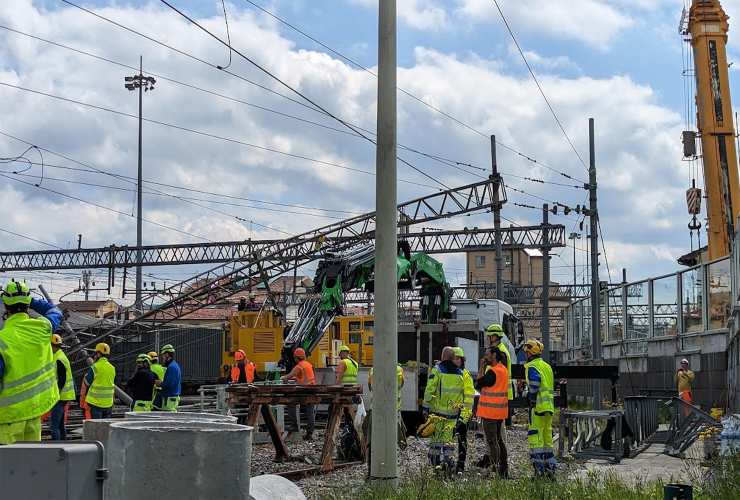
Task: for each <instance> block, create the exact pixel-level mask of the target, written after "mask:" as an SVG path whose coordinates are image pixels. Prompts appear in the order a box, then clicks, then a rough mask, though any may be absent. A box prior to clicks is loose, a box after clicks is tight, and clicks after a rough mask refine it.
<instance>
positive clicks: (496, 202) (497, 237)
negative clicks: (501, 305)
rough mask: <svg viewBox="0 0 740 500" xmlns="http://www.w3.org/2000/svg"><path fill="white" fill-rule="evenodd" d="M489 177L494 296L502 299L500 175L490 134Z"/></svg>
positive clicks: (502, 265)
mask: <svg viewBox="0 0 740 500" xmlns="http://www.w3.org/2000/svg"><path fill="white" fill-rule="evenodd" d="M491 170H492V174H491V178H492V179H493V229H494V241H495V245H496V298H497V299H498V300H504V261H503V257H502V255H501V175H500V174H499V173H498V163H497V162H496V136H495V135H492V136H491Z"/></svg>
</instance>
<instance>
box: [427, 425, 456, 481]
mask: <svg viewBox="0 0 740 500" xmlns="http://www.w3.org/2000/svg"><path fill="white" fill-rule="evenodd" d="M456 425H457V419H456V418H445V419H443V420H439V421H438V422H437V424H436V425H435V427H434V433H433V434H432V437H431V438H430V440H429V451H428V452H427V457H428V458H429V463H430V464H432V465H433V466H435V467H438V466H440V467H442V468H443V469H446V470H447V471H453V470H454V468H455V426H456Z"/></svg>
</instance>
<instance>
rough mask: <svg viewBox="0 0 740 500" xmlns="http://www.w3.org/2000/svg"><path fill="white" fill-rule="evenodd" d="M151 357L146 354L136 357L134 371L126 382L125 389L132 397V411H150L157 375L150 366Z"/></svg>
mask: <svg viewBox="0 0 740 500" xmlns="http://www.w3.org/2000/svg"><path fill="white" fill-rule="evenodd" d="M150 363H151V359H150V358H149V355H147V354H139V355H138V356H137V357H136V373H134V376H133V377H131V379H130V380H129V381H128V382H127V383H126V389H127V391H128V393H129V394H130V395H131V397H132V398H133V402H132V403H131V409H132V410H133V411H152V400H153V398H154V387H155V382H156V381H157V380H158V377H157V375H156V374H155V373H154V372H152V370H151V368H150Z"/></svg>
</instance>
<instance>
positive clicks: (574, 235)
mask: <svg viewBox="0 0 740 500" xmlns="http://www.w3.org/2000/svg"><path fill="white" fill-rule="evenodd" d="M568 239H569V240H573V289H572V290H573V294H572V297H571V298H572V299H575V297H576V285H577V283H576V240H580V239H581V234H580V233H570V236H568Z"/></svg>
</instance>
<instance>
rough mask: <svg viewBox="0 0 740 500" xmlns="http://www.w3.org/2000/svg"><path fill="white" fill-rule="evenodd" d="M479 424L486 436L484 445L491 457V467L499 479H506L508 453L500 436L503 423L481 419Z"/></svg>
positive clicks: (501, 421)
mask: <svg viewBox="0 0 740 500" xmlns="http://www.w3.org/2000/svg"><path fill="white" fill-rule="evenodd" d="M481 422H482V423H483V433H484V434H485V436H486V444H488V453H489V456H490V457H491V466H492V467H493V468H494V469H495V470H496V472H498V474H499V475H500V476H501V477H508V475H509V453H508V451H507V450H506V443H505V442H504V436H503V434H502V431H503V426H504V421H503V420H489V419H487V418H481Z"/></svg>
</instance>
